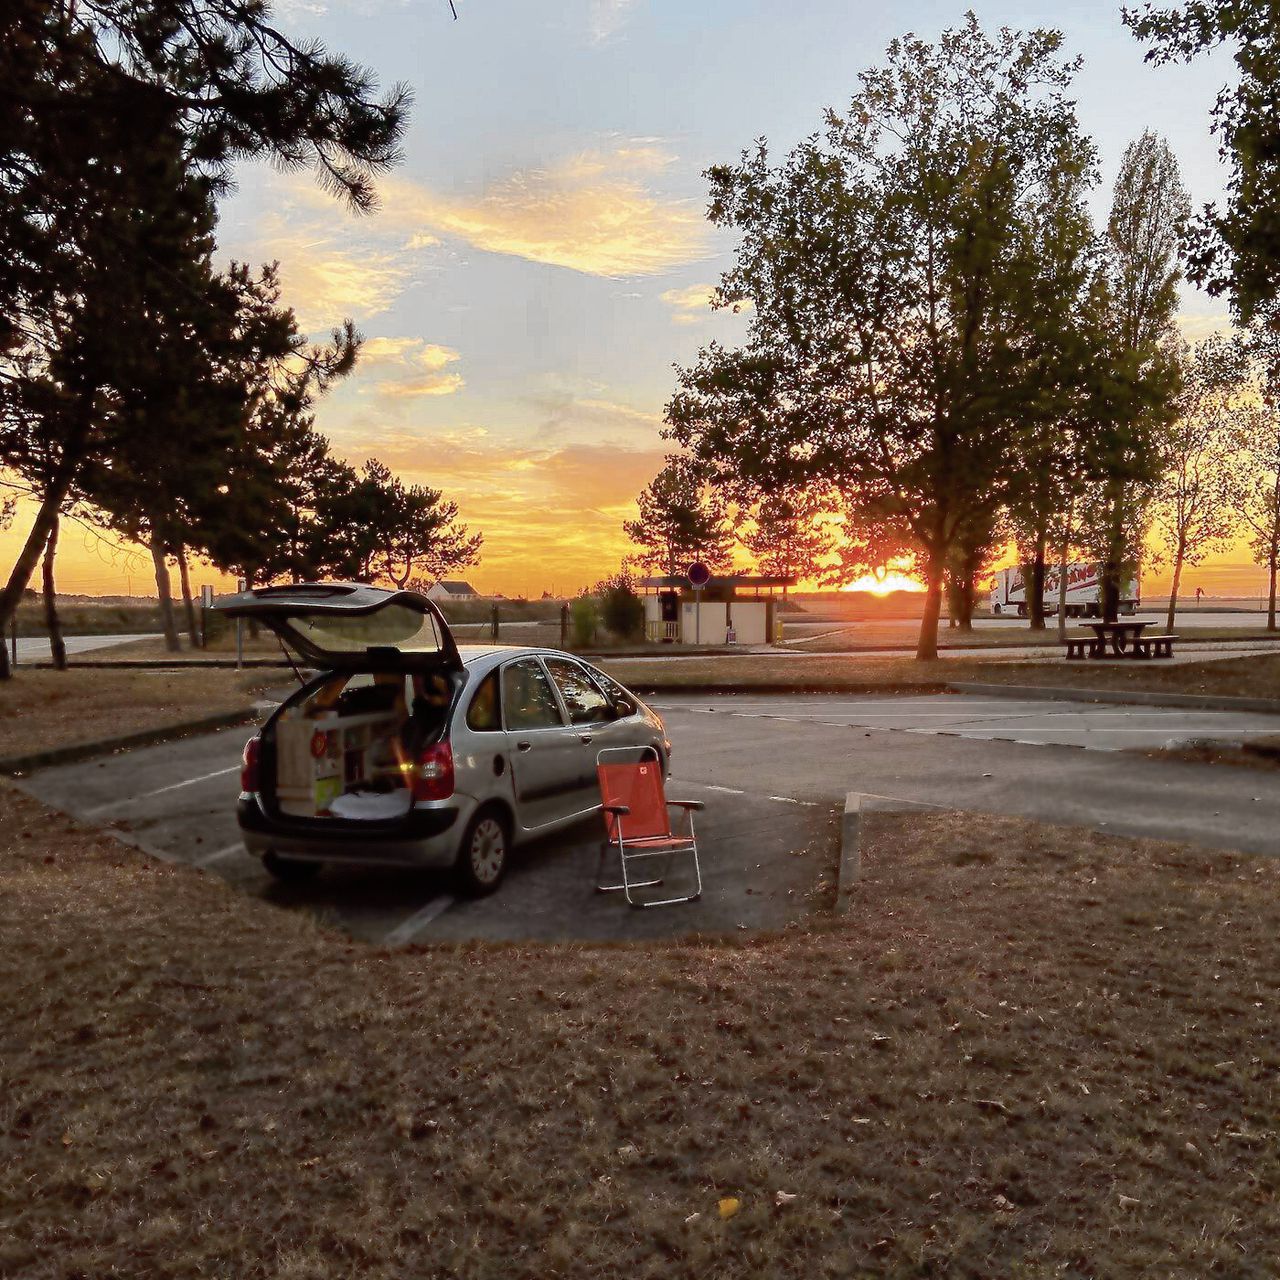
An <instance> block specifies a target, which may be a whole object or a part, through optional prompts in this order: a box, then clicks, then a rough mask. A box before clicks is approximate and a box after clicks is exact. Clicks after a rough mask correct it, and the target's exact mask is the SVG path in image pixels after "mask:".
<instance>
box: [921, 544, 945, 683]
mask: <svg viewBox="0 0 1280 1280" xmlns="http://www.w3.org/2000/svg"><path fill="white" fill-rule="evenodd" d="M944 563H945V557H944V556H941V555H936V554H935V555H930V557H929V587H928V590H927V591H925V593H924V615H923V617H921V619H920V638H919V640H918V641H917V642H916V661H917V662H931V661H933V659H935V658H936V657H937V656H938V619H939V617H941V615H942V579H943V574H944V570H943V565H944Z"/></svg>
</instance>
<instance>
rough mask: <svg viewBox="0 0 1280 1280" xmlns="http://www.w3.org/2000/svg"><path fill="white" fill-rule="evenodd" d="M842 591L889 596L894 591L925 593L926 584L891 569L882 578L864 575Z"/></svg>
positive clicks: (869, 574)
mask: <svg viewBox="0 0 1280 1280" xmlns="http://www.w3.org/2000/svg"><path fill="white" fill-rule="evenodd" d="M840 590H841V591H866V592H869V593H870V594H871V595H873V596H887V595H889V594H890V593H891V592H894V591H917V592H918V591H923V590H924V583H922V582H917V581H916V579H915V578H911V577H908V576H907V575H906V574H905V573H899V572H898V571H897V570H896V569H890V570H889V572H888V573H886V574H885V575H884V576H883V577H880V578H877V577H876V576H875V575H874V574H871V573H866V574H863V576H862V577H861V578H858V579H857V580H856V581H855V582H851V583H849V585H848V586H847V587H841V588H840Z"/></svg>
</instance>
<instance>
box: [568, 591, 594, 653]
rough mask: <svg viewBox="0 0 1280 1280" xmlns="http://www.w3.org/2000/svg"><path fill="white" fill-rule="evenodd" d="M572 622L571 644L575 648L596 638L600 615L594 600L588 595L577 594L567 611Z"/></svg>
mask: <svg viewBox="0 0 1280 1280" xmlns="http://www.w3.org/2000/svg"><path fill="white" fill-rule="evenodd" d="M569 616H570V621H571V622H572V624H573V644H574V647H575V648H577V649H582V648H585V647H586V646H587V645H589V644H591V643H592V642H593V641H594V640H595V638H596V627H597V626H598V625H599V623H600V615H599V612H598V611H597V609H596V602H595V601H594V600H593V599H591V597H590V596H579V597H578V598H577V599H576V600H575V601H574V602H573V605H572V607H571V608H570V611H569Z"/></svg>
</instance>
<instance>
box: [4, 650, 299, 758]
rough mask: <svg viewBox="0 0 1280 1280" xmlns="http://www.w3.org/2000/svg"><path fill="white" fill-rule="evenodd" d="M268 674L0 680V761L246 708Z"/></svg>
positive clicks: (26, 673) (26, 674)
mask: <svg viewBox="0 0 1280 1280" xmlns="http://www.w3.org/2000/svg"><path fill="white" fill-rule="evenodd" d="M280 681H281V677H280V676H279V675H277V674H274V673H271V672H267V673H265V678H264V673H261V672H235V671H221V670H203V671H200V670H195V671H99V670H84V669H82V670H76V669H75V668H72V669H71V670H68V671H49V670H41V671H32V670H27V669H23V668H19V670H18V673H17V674H16V675H15V676H14V678H13V679H12V680H7V681H0V756H16V755H26V754H29V753H31V752H36V751H48V750H51V749H53V748H57V747H68V746H80V745H81V744H83V743H85V742H88V741H92V740H94V739H97V738H104V737H116V736H122V735H124V734H129V733H136V732H141V731H143V730H149V729H159V728H163V727H165V726H167V725H170V724H175V723H178V722H181V721H184V720H194V719H199V718H200V717H201V716H208V715H216V714H217V713H219V712H221V711H234V710H237V709H239V708H241V707H248V706H249V705H250V704H251V703H252V702H253V700H254V697H255V696H256V691H258V690H260V689H261V688H262V687H263V686H264V685H265V684H266V683H269V682H274V683H276V684H279V683H280Z"/></svg>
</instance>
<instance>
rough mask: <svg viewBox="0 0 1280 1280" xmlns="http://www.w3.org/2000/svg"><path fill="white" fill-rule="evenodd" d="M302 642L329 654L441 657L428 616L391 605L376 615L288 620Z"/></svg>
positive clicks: (311, 616)
mask: <svg viewBox="0 0 1280 1280" xmlns="http://www.w3.org/2000/svg"><path fill="white" fill-rule="evenodd" d="M289 626H290V628H292V630H294V631H296V632H297V633H298V635H299V636H301V637H302V639H304V640H306V641H307V642H308V643H309V644H311V645H312V646H314V647H315V648H317V649H323V650H325V651H327V652H329V653H363V652H364V651H365V650H366V649H381V648H385V649H398V650H399V651H400V652H401V653H440V652H441V651H442V649H443V647H444V642H443V638H442V637H441V635H440V629H439V627H437V626H436V620H435V618H434V617H433V616H432V615H431V614H429V613H421V612H419V611H418V610H417V609H409V608H406V607H405V606H404V605H400V604H393V605H388V606H387V607H386V608H385V609H379V610H377V611H376V612H375V613H366V614H354V615H353V614H349V613H333V614H324V613H313V614H299V615H296V616H294V617H291V618H290V619H289Z"/></svg>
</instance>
